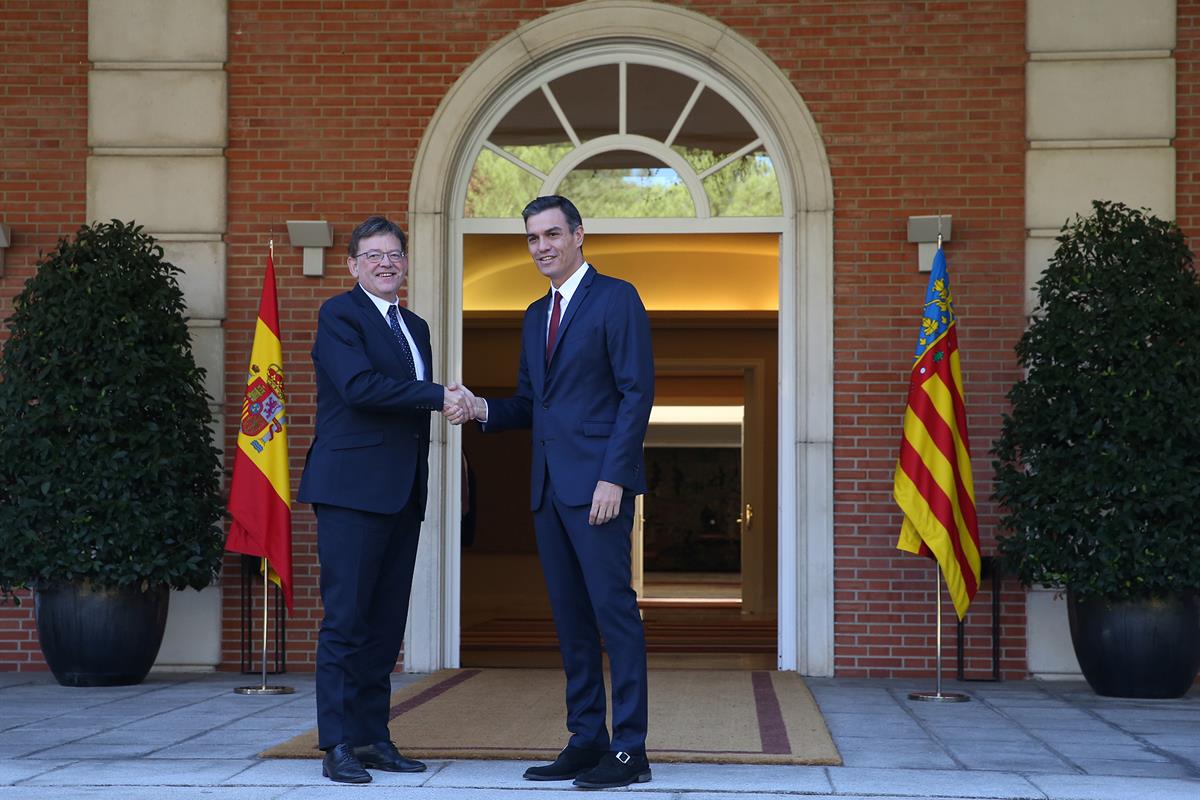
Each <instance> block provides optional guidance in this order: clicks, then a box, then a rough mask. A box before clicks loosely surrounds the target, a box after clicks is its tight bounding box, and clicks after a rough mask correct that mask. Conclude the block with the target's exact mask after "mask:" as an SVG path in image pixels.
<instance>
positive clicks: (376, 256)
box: [354, 250, 405, 267]
mask: <svg viewBox="0 0 1200 800" xmlns="http://www.w3.org/2000/svg"><path fill="white" fill-rule="evenodd" d="M354 257H355V258H365V259H366V260H367V263H368V264H370V265H371V266H372V267H377V266H379V265H380V264H382V263H383V259H384V258H386V259H387V260H388V261H391V262H392V263H393V264H399V263H400V261H401V259H403V258H404V257H405V253H404V251H403V250H392V251H390V252H387V253H384V252H380V251H379V250H367V251H366V252H365V253H359V254H358V255H356V256H354Z"/></svg>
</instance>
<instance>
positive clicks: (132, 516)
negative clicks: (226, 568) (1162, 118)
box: [0, 220, 223, 686]
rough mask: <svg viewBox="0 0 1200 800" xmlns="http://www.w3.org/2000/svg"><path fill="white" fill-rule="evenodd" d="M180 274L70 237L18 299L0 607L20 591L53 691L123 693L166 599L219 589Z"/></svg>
mask: <svg viewBox="0 0 1200 800" xmlns="http://www.w3.org/2000/svg"><path fill="white" fill-rule="evenodd" d="M178 272H179V270H178V268H177V267H175V266H173V265H172V264H170V263H168V262H167V261H165V260H164V259H163V251H162V248H161V247H159V246H158V245H157V243H156V242H155V241H154V239H153V238H152V237H151V236H150V235H148V234H146V233H145V232H143V230H142V229H141V228H140V227H138V226H135V225H134V224H133V223H128V224H127V223H123V222H120V221H117V220H113V221H112V222H108V223H98V224H92V225H87V226H84V227H81V228H80V229H79V231H78V232H77V233H76V234H75V235H74V236H73V237H71V238H69V239H68V238H64V239H62V240H60V241H59V243H58V246H57V248H56V249H55V250H54V251H52V252H51V253H49V254H48V255H46V256H45V257H43V259H42V260H41V262H40V263H39V264H38V270H37V272H36V273H35V274H34V276H33V277H32V278H30V279H29V280H28V281H27V283H26V284H25V287H24V290H23V291H22V292H21V293H20V294H19V295H18V296H17V297H16V298H15V300H14V303H13V313H12V316H10V317H9V318H8V319H7V320H6V323H7V326H8V339H7V340H6V341H5V343H4V350H3V356H2V358H0V599H4V600H16V601H17V602H19V596H18V595H17V594H16V592H17V590H18V589H23V588H30V589H32V590H33V591H34V600H35V616H36V618H37V629H38V637H39V641H40V643H41V646H42V651H43V653H44V655H45V657H46V661H47V663H48V665H49V666H50V668H51V670H52V671H53V672H54V675H55V677H56V678H57V679H58V680H59V682H60V683H63V684H64V685H77V686H82V685H88V686H97V685H120V684H130V683H138V682H140V681H141V680H143V679H144V678H145V676H146V674H147V673H148V672H149V670H150V667H151V665H152V664H153V663H154V659H155V657H156V656H157V653H158V649H159V645H160V644H161V642H162V635H163V629H164V626H165V624H166V616H167V605H168V602H169V597H170V594H169V592H170V589H172V588H175V589H182V588H185V587H193V588H197V589H199V588H202V587H204V586H206V585H207V584H209V583H210V582H211V581H212V580H213V578H214V576H215V575H216V572H217V569H218V568H219V565H220V562H221V555H222V548H223V538H222V531H221V526H220V521H221V517H222V497H221V485H220V460H219V452H218V450H217V449H216V447H215V446H214V443H213V430H212V419H211V413H210V411H209V406H208V396H207V395H206V393H205V390H204V386H203V378H204V373H203V371H202V370H201V369H200V368H198V367H197V366H196V363H195V360H194V358H193V356H192V349H191V337H190V334H189V332H188V328H187V324H186V322H185V320H184V316H183V312H184V301H183V294H182V292H181V291H180V289H179V285H178V283H177V280H176V277H175V275H176V273H178Z"/></svg>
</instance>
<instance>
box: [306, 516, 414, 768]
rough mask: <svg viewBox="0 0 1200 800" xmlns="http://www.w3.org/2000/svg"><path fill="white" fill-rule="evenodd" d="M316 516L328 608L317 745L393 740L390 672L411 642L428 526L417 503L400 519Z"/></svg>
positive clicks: (320, 646) (320, 659)
mask: <svg viewBox="0 0 1200 800" xmlns="http://www.w3.org/2000/svg"><path fill="white" fill-rule="evenodd" d="M414 494H415V493H414ZM314 510H315V511H316V514H317V553H318V557H319V559H320V562H321V602H322V603H323V605H324V608H325V616H324V618H323V619H322V620H321V632H320V634H319V635H318V638H317V674H316V688H317V738H318V746H319V747H320V748H321V749H322V750H327V749H329V748H332V747H335V746H337V745H339V744H349V745H351V746H358V745H364V744H374V743H376V742H381V741H388V740H389V739H391V736H390V735H389V734H388V728H387V724H388V712H389V710H390V708H389V700H390V698H391V694H392V689H391V674H392V671H393V670H394V669H395V667H396V659H397V658H398V657H399V655H400V647H401V645H402V644H403V642H404V626H405V622H406V619H407V617H408V598H409V592H410V591H411V589H412V577H413V565H414V564H415V563H416V557H417V541H418V538H419V536H420V532H421V520H420V518H419V517H418V514H417V513H416V512H415V511H414V510H413V506H412V504H411V503H410V504H409V505H408V506H405V508H404V509H403V510H402V511H400V512H399V513H398V514H372V513H370V512H367V511H355V510H353V509H349V508H340V507H338V506H330V505H318V506H315V507H314Z"/></svg>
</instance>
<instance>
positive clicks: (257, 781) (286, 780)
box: [225, 758, 443, 787]
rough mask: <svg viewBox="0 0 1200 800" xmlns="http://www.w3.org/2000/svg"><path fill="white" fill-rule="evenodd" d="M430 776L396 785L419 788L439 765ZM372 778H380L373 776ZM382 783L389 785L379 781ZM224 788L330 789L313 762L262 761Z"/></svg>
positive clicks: (402, 778)
mask: <svg viewBox="0 0 1200 800" xmlns="http://www.w3.org/2000/svg"><path fill="white" fill-rule="evenodd" d="M429 766H430V771H429V772H418V773H415V774H405V773H397V774H396V776H395V777H396V778H398V779H399V783H397V785H403V786H413V787H415V786H420V785H421V784H422V783H424V782H425V781H426V780H428V777H429V775H431V774H432V773H434V772H436V771H437V769H439V768H440V767H441V766H443V764H442V763H432V762H431V763H430V765H429ZM372 774H373V775H377V776H378V775H380V774H381V773H378V772H375V773H372ZM379 782H381V783H391V781H384V780H383V779H382V778H380V779H379ZM225 783H226V784H227V785H234V784H236V785H238V786H310V785H311V786H332V785H333V784H332V783H331V782H330V780H329V779H328V778H325V777H322V775H321V762H320V761H319V760H317V759H315V758H264V759H261V760H258V761H255V762H254V763H253V764H252V765H251V766H250V767H248V768H246V769H244V770H242V771H241V772H239V773H238V774H237V775H234V776H233V777H232V778H230V779H229V780H228V781H226V782H225Z"/></svg>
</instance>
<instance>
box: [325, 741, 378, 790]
mask: <svg viewBox="0 0 1200 800" xmlns="http://www.w3.org/2000/svg"><path fill="white" fill-rule="evenodd" d="M321 774H322V775H324V776H325V777H326V778H329V780H331V781H337V782H338V783H370V782H371V775H370V773H368V772H367V771H366V770H365V769H363V765H362V764H361V763H359V760H358V759H357V758H355V757H354V751H353V750H351V749H350V745H348V744H339V745H338V746H337V747H335V748H333V749H332V750H330V751H329V752H328V753H326V754H325V758H324V759H323V760H322V761H321Z"/></svg>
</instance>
